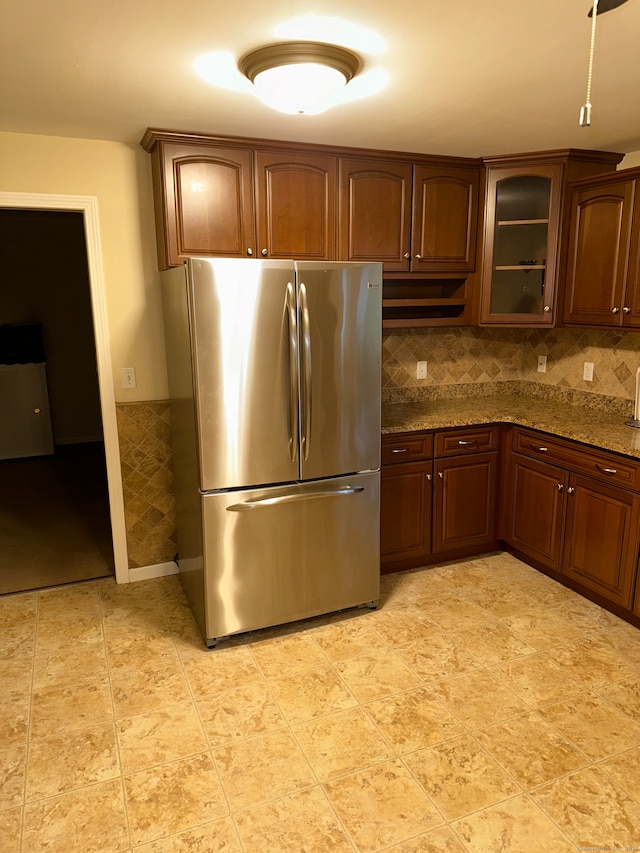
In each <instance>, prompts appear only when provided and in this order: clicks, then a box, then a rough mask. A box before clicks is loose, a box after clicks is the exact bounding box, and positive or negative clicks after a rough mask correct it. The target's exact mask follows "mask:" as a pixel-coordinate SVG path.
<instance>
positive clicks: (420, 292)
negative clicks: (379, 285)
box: [382, 275, 470, 329]
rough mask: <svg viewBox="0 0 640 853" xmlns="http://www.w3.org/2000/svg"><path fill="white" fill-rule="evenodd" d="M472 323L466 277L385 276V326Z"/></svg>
mask: <svg viewBox="0 0 640 853" xmlns="http://www.w3.org/2000/svg"><path fill="white" fill-rule="evenodd" d="M469 322H470V320H469V316H468V294H467V280H466V278H460V277H458V278H449V277H447V276H443V277H442V278H437V279H418V280H416V279H408V278H404V279H399V278H388V277H387V276H386V275H385V277H384V283H383V294H382V328H383V329H401V328H416V327H420V326H462V325H465V324H468V323H469Z"/></svg>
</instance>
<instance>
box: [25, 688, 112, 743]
mask: <svg viewBox="0 0 640 853" xmlns="http://www.w3.org/2000/svg"><path fill="white" fill-rule="evenodd" d="M112 719H113V708H112V705H111V694H110V691H109V683H108V681H107V680H106V679H100V678H97V679H95V680H92V679H86V680H84V681H76V682H73V683H72V684H64V685H54V686H53V687H43V688H42V689H41V690H36V691H35V692H34V694H33V704H32V711H31V737H34V738H39V737H50V736H51V735H56V734H62V733H63V732H73V731H78V730H79V729H86V728H87V727H88V726H91V725H94V724H96V723H102V722H110V721H111V720H112Z"/></svg>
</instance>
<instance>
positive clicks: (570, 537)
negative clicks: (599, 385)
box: [503, 429, 640, 610]
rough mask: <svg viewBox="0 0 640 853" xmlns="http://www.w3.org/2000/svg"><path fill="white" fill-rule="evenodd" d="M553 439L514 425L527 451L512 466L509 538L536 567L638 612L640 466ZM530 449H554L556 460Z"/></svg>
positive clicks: (518, 444)
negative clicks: (637, 482) (638, 479)
mask: <svg viewBox="0 0 640 853" xmlns="http://www.w3.org/2000/svg"><path fill="white" fill-rule="evenodd" d="M549 438H550V437H549V436H546V435H544V434H537V433H534V432H531V431H527V430H521V429H516V430H514V440H513V446H514V448H516V449H517V450H518V451H521V452H514V451H512V452H511V454H510V459H509V464H508V466H507V471H506V484H505V488H504V513H503V526H504V533H503V535H504V539H505V541H506V543H507V544H508V545H509V546H511V547H512V548H514V549H515V550H516V551H518V552H519V553H521V554H522V555H524V556H526V557H530V558H531V559H532V560H533V561H534V565H535V564H537V565H541V566H544V567H546V568H549V569H551V570H553V571H554V572H557V573H559V574H560V575H561V576H562V577H565V578H567V579H569V580H571V581H574V582H576V583H578V584H580V586H582V587H584V588H585V589H588V590H591V591H592V592H594V593H597V595H598V596H601V597H602V599H603V600H605V601H608V602H611V603H613V604H616V605H619V606H620V607H622V608H624V609H625V610H631V607H632V596H633V591H634V584H635V579H636V574H637V568H636V567H637V560H638V549H639V546H640V495H638V493H637V492H636V491H635V488H634V487H633V484H634V482H635V480H636V477H637V474H638V470H640V468H639V466H638V465H637V464H636V463H633V462H631V461H630V460H627V459H620V460H617V459H616V457H614V456H612V455H611V454H606V453H604V452H602V453H599V452H598V451H595V450H593V449H591V448H584V449H583V448H582V447H581V446H580V445H578V444H576V443H575V442H567V441H563V440H560V439H556V438H552V439H551V440H549ZM527 453H529V454H531V455H532V456H534V455H536V454H537V455H545V456H546V455H547V454H549V457H550V458H552V459H553V464H550V463H548V462H545V461H541V460H540V459H539V458H530V457H529V456H528V455H526V454H527ZM563 461H564V465H563ZM585 470H586V471H592V472H593V475H592V476H589V475H588V474H585V473H583V471H585ZM616 478H619V480H620V481H621V482H620V484H618V482H617V481H616ZM607 479H608V481H607ZM636 606H637V603H636Z"/></svg>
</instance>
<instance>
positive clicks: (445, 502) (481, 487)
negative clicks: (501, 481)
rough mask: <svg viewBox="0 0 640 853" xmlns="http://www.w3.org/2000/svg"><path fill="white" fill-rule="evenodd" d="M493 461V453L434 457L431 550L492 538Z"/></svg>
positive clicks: (487, 541) (464, 545)
mask: <svg viewBox="0 0 640 853" xmlns="http://www.w3.org/2000/svg"><path fill="white" fill-rule="evenodd" d="M497 463H498V454H497V453H495V452H492V453H473V454H471V455H470V456H463V457H461V458H460V457H457V456H454V457H452V458H449V459H437V460H436V462H435V470H434V492H435V500H434V508H433V528H432V529H433V551H434V553H437V554H439V553H442V552H445V551H451V550H459V549H461V548H468V547H470V546H474V545H485V544H488V543H489V542H492V541H493V540H494V538H495V535H494V528H495V507H496V482H497V470H498V464H497Z"/></svg>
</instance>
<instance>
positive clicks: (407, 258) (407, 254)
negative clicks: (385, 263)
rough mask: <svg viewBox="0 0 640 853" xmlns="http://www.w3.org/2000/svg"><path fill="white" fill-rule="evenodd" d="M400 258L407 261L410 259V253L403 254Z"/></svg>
mask: <svg viewBox="0 0 640 853" xmlns="http://www.w3.org/2000/svg"><path fill="white" fill-rule="evenodd" d="M402 257H403V258H404V259H405V260H407V261H408V260H409V258H410V257H411V252H405V253H404V255H403V256H402Z"/></svg>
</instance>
